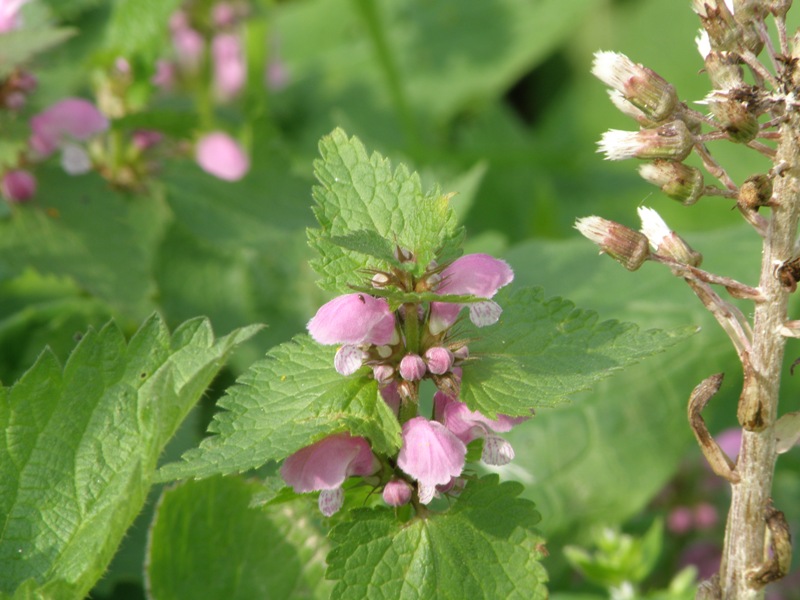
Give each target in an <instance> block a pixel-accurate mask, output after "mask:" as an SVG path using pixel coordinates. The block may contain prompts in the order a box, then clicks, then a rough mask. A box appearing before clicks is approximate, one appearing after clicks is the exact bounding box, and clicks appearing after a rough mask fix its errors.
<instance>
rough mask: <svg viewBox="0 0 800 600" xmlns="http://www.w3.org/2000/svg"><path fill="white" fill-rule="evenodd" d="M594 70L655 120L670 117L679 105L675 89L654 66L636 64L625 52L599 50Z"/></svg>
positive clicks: (607, 83) (595, 58)
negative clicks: (650, 67) (649, 67)
mask: <svg viewBox="0 0 800 600" xmlns="http://www.w3.org/2000/svg"><path fill="white" fill-rule="evenodd" d="M592 73H593V74H594V75H595V77H597V78H598V79H600V80H601V81H602V82H603V83H605V84H606V85H608V86H609V87H611V88H613V89H615V90H617V91H619V92H620V93H621V94H622V95H623V96H624V97H625V99H626V100H628V101H629V102H630V103H631V104H633V105H634V106H635V107H636V108H638V109H639V110H641V111H642V113H644V115H645V116H646V117H647V118H648V119H651V120H652V121H656V122H659V121H664V120H666V119H668V118H669V117H670V116H671V115H672V114H673V113H674V112H675V108H676V107H677V106H678V96H677V94H676V92H675V88H674V87H673V86H672V84H670V83H669V82H667V81H666V80H665V79H664V78H663V77H661V76H660V75H658V74H657V73H656V72H655V71H653V70H652V69H648V68H647V67H645V66H643V65H640V64H637V63H634V62H633V61H632V60H631V59H629V58H628V57H627V56H625V55H624V54H619V53H617V52H597V53H595V55H594V65H593V66H592Z"/></svg>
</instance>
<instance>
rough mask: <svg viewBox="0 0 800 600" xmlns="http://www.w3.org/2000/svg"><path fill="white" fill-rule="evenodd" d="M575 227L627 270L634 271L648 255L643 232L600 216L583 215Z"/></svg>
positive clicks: (648, 250) (648, 251)
mask: <svg viewBox="0 0 800 600" xmlns="http://www.w3.org/2000/svg"><path fill="white" fill-rule="evenodd" d="M575 228H576V229H577V230H578V231H580V232H581V234H583V235H584V236H585V237H587V238H589V240H591V241H592V242H594V243H595V244H597V245H598V246H599V247H600V251H601V252H605V253H606V254H608V255H609V256H610V257H611V258H613V259H614V260H616V261H617V262H619V263H620V264H621V265H622V266H623V267H625V268H626V269H628V270H629V271H635V270H636V269H638V268H639V267H641V266H642V264H644V261H646V260H647V259H648V258H649V257H650V245H649V243H648V241H647V237H645V236H644V234H642V233H639V232H638V231H634V230H633V229H629V228H627V227H625V226H624V225H620V224H619V223H615V222H614V221H608V220H606V219H603V218H601V217H594V216H592V217H584V218H583V219H578V220H577V221H576V222H575Z"/></svg>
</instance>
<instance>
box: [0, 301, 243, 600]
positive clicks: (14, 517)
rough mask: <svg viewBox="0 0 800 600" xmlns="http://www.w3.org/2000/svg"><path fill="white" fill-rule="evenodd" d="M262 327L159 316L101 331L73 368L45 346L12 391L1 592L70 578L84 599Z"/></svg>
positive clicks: (7, 408)
mask: <svg viewBox="0 0 800 600" xmlns="http://www.w3.org/2000/svg"><path fill="white" fill-rule="evenodd" d="M256 330H257V328H249V329H243V330H239V331H237V332H234V333H232V334H230V335H228V336H226V337H224V338H220V339H218V340H215V339H214V336H213V334H212V332H211V329H210V327H209V325H208V322H207V321H203V320H199V319H198V320H195V321H190V322H187V323H185V324H184V325H183V326H181V327H180V328H178V329H177V330H176V331H175V332H174V334H173V335H172V336H170V335H169V333H168V332H167V330H166V328H165V327H164V325H163V323H162V322H161V320H160V319H159V318H157V317H152V318H150V319H149V320H148V321H147V322H146V323H145V324H144V325H143V326H142V328H141V329H140V330H139V332H138V333H137V334H136V335H135V336H134V337H133V338H132V339H131V340H130V342H129V343H127V344H126V343H125V339H124V337H123V336H122V334H121V332H120V331H119V329H118V328H117V327H116V326H115V325H113V323H112V324H109V325H107V326H106V327H104V328H103V329H102V330H101V331H100V332H94V331H90V332H89V333H87V335H86V336H85V337H84V338H83V339H82V340H81V342H80V344H79V345H78V346H77V348H76V349H75V351H74V352H73V353H72V355H71V356H70V358H69V360H68V361H67V363H66V365H65V366H64V368H63V370H62V368H61V366H60V364H59V363H58V361H57V360H56V359H55V358H54V357H53V355H52V353H51V352H49V351H45V352H44V353H43V354H42V355H41V357H40V359H39V360H38V361H37V363H36V364H35V365H34V366H33V367H32V368H31V369H30V370H29V371H28V372H27V373H26V374H25V375H24V376H23V377H22V379H20V380H19V381H18V382H17V383H16V384H15V385H14V386H13V387H12V388H2V392H1V393H2V396H3V397H2V400H1V401H0V426H1V428H2V430H3V431H4V436H5V441H4V443H3V444H2V445H0V480H2V481H3V482H4V486H3V488H2V489H0V513H2V514H4V515H6V517H5V520H4V525H3V529H2V532H1V533H0V571H2V573H3V578H2V581H0V591H3V592H7V593H11V592H13V591H14V590H15V589H16V588H17V587H18V586H20V585H22V584H23V582H25V581H26V580H28V579H30V578H34V579H35V580H36V581H37V583H39V584H42V585H43V584H46V583H47V582H53V581H57V580H63V581H65V582H67V583H69V584H70V585H73V586H74V588H75V590H76V593H75V595H74V596H73V597H76V598H82V597H83V596H84V594H85V593H86V592H88V591H89V589H90V588H91V587H92V585H93V584H94V582H95V581H96V580H97V579H98V578H99V577H100V576H101V574H102V573H103V571H104V570H105V568H106V567H107V565H108V563H109V561H110V560H111V558H112V556H113V554H114V552H115V550H116V547H117V545H118V544H119V542H120V540H121V539H122V536H123V535H124V533H125V530H126V529H127V528H128V526H129V525H130V523H131V522H132V521H133V519H134V517H135V516H136V514H137V512H138V511H139V509H140V508H141V506H142V504H143V503H144V500H145V497H146V494H147V490H148V488H149V486H150V482H151V478H152V475H153V472H154V470H155V466H156V461H157V459H158V456H159V455H160V453H161V451H162V450H163V448H164V446H165V445H166V443H167V441H168V440H169V439H170V437H172V435H173V434H174V432H175V430H176V429H177V427H178V425H179V424H180V422H181V420H182V419H183V418H184V417H185V416H186V413H187V412H188V411H189V409H190V408H191V406H192V405H193V404H194V403H195V402H196V401H197V399H198V398H199V397H200V395H201V394H202V393H203V392H204V391H205V389H206V387H207V386H208V384H209V383H210V381H211V379H212V378H213V377H214V375H215V374H216V373H217V371H218V370H219V369H220V367H221V366H222V364H223V363H224V359H225V357H226V356H227V354H228V353H229V352H230V351H231V350H232V349H233V347H235V346H236V345H237V344H238V343H240V342H241V341H242V340H245V339H247V338H248V337H250V336H252V335H253V334H254V333H255V331H256Z"/></svg>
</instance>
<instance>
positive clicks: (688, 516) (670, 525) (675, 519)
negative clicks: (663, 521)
mask: <svg viewBox="0 0 800 600" xmlns="http://www.w3.org/2000/svg"><path fill="white" fill-rule="evenodd" d="M693 526H694V516H693V515H692V509H691V508H689V507H688V506H677V507H675V508H673V509H672V510H671V511H670V513H669V515H668V516H667V529H669V530H670V531H671V532H672V533H675V534H677V535H682V534H684V533H688V532H689V531H691V530H692V528H693Z"/></svg>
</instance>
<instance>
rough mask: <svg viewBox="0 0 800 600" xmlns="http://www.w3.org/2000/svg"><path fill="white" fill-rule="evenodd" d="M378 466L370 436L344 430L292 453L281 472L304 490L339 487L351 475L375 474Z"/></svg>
mask: <svg viewBox="0 0 800 600" xmlns="http://www.w3.org/2000/svg"><path fill="white" fill-rule="evenodd" d="M378 467H379V464H378V462H377V459H376V458H375V456H374V455H373V454H372V450H371V449H370V447H369V443H368V442H367V440H365V439H364V438H362V437H351V436H350V434H348V433H340V434H335V435H330V436H328V437H326V438H323V439H321V440H320V441H318V442H316V443H315V444H312V445H310V446H306V447H305V448H303V449H301V450H298V451H297V452H295V453H294V454H292V455H291V456H290V457H289V458H287V459H286V460H285V461H284V463H283V466H282V467H281V476H282V477H283V480H284V481H285V482H286V483H287V485H290V486H292V488H293V489H294V491H295V492H297V493H298V494H303V493H305V492H314V491H316V490H333V489H336V488H338V487H341V485H342V483H344V480H345V479H347V478H348V477H350V476H366V475H372V474H373V473H374V472H375V471H376V470H377V469H378Z"/></svg>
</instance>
